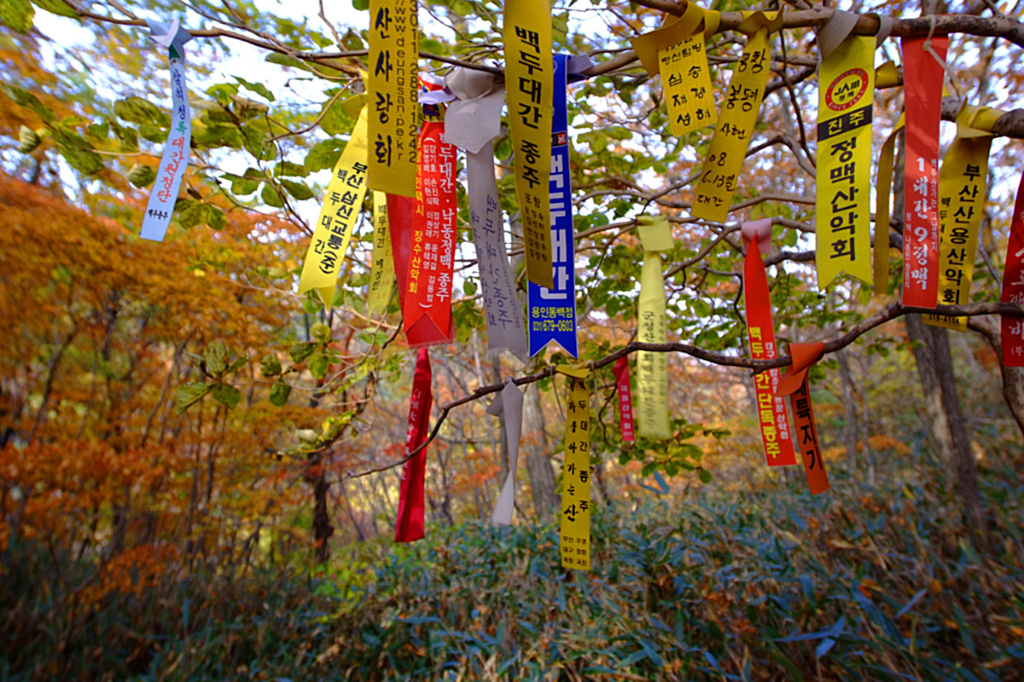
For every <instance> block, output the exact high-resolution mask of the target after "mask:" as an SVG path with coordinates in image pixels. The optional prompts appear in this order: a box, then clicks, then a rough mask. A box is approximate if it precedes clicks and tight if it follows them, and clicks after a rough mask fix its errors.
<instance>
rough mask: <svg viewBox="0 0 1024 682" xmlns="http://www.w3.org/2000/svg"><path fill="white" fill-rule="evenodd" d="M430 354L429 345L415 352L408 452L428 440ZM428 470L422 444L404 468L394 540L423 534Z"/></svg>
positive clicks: (406, 450)
mask: <svg viewBox="0 0 1024 682" xmlns="http://www.w3.org/2000/svg"><path fill="white" fill-rule="evenodd" d="M430 380H431V372H430V356H429V355H428V354H427V349H426V348H420V350H419V352H418V354H417V356H416V371H415V373H414V376H413V381H412V394H411V395H410V396H409V422H408V428H407V430H406V434H405V454H406V456H408V455H409V453H410V452H412V451H413V450H415V449H416V448H418V447H420V446H421V445H422V444H423V443H425V442H426V441H427V435H428V431H429V430H428V427H429V425H430V407H431V404H432V403H433V395H431V392H430ZM426 471H427V449H426V448H423V449H422V450H420V451H419V452H417V453H416V454H415V455H413V456H412V457H411V458H410V459H409V461H407V462H406V463H405V466H404V467H403V468H402V485H401V488H400V489H399V494H398V517H397V519H396V525H395V542H414V541H416V540H420V539H422V538H423V522H424V513H425V510H426V505H425V504H424V501H425V498H424V483H425V480H426Z"/></svg>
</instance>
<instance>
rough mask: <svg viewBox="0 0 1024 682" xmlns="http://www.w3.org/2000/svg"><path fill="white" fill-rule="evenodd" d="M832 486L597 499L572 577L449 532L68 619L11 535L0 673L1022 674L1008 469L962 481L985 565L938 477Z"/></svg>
mask: <svg viewBox="0 0 1024 682" xmlns="http://www.w3.org/2000/svg"><path fill="white" fill-rule="evenodd" d="M834 479H835V480H834V485H835V489H834V490H833V491H832V492H831V493H829V494H826V495H823V496H819V497H818V498H811V497H809V496H808V495H806V494H805V493H801V492H796V491H795V490H792V489H786V488H780V489H778V490H774V491H765V492H761V493H756V494H754V493H746V494H741V495H739V496H737V495H736V494H733V493H729V494H726V493H723V492H720V491H717V490H716V489H715V488H714V487H713V486H709V487H707V488H705V489H704V490H703V492H702V493H700V494H697V495H694V496H693V497H690V498H688V499H685V500H668V499H665V498H660V499H657V500H653V501H651V502H649V503H646V504H644V505H643V506H641V507H640V508H638V509H635V510H634V509H625V508H622V507H612V508H607V507H608V505H600V506H603V507H605V509H603V510H602V511H601V512H600V513H598V514H597V515H596V516H595V519H594V522H593V529H592V537H593V542H594V570H593V571H592V572H591V573H575V572H570V573H566V572H564V571H562V570H561V569H560V568H559V566H558V563H557V556H558V552H557V534H556V531H555V529H554V528H552V527H550V526H536V525H520V526H516V527H513V528H501V529H495V528H490V527H488V526H486V525H484V524H480V523H467V524H464V525H462V526H459V527H456V528H451V529H440V528H435V529H432V530H431V531H430V533H429V538H428V539H427V540H426V541H423V542H420V543H416V544H414V545H411V546H401V547H395V546H392V545H391V543H390V542H388V541H386V540H381V541H377V542H368V543H364V544H363V545H361V546H357V547H353V548H350V551H349V552H348V553H347V554H346V556H344V557H338V559H337V561H336V564H335V566H333V567H332V568H330V569H328V570H326V571H324V572H322V573H321V574H320V575H319V576H318V577H309V576H304V577H300V576H296V575H289V574H288V573H286V572H283V571H282V570H280V569H278V570H275V571H274V572H266V573H262V574H258V575H250V576H248V577H246V578H244V579H240V578H235V579H233V580H227V579H225V578H223V577H216V576H199V575H193V576H190V577H188V578H184V579H181V578H179V579H172V578H171V577H170V576H165V577H164V578H163V579H162V580H159V581H157V582H156V583H155V584H153V585H151V586H150V587H148V588H147V589H145V590H140V591H139V592H138V593H120V594H113V595H110V596H108V597H107V598H106V599H105V600H104V601H103V602H102V603H100V604H98V605H96V607H95V608H79V607H76V600H75V596H74V594H75V593H74V592H70V593H68V592H66V591H65V592H63V593H60V594H58V593H56V592H55V591H53V590H51V589H49V588H48V585H49V582H50V581H48V580H45V579H42V576H43V575H46V574H45V573H43V572H42V571H43V570H44V568H43V567H45V566H52V561H50V560H49V557H48V556H47V555H46V552H45V551H44V550H43V549H42V548H40V547H35V546H26V545H25V544H21V545H17V546H12V547H11V548H10V549H9V551H8V552H7V553H6V555H5V556H4V557H3V564H2V568H3V574H2V576H0V628H2V634H0V641H2V645H3V650H2V651H0V653H2V658H0V680H30V679H97V680H98V679H116V680H121V679H138V680H186V679H196V680H198V679H264V680H281V679H287V680H306V679H353V680H380V679H389V680H390V679H443V680H449V679H450V680H480V679H498V678H506V679H515V680H529V679H538V680H541V679H543V680H558V679H562V680H584V679H629V680H647V679H659V680H660V679H664V680H677V679H678V680H691V679H718V680H721V679H728V680H763V679H787V680H802V679H808V680H819V679H821V680H834V679H844V680H857V679H861V680H904V679H906V680H949V679H963V680H996V679H1000V680H1002V679H1010V680H1012V679H1024V537H1022V535H1024V511H1022V502H1021V500H1022V498H1024V486H1022V485H1021V483H1020V479H1019V477H1018V476H1017V475H1016V473H1015V472H1014V471H1013V470H1011V469H1010V468H1009V467H1007V469H1005V470H1000V471H992V470H985V471H983V482H984V494H985V499H986V504H987V506H988V510H989V515H990V519H991V525H992V539H993V541H992V549H991V550H990V551H989V552H988V553H986V554H984V555H983V556H979V555H978V554H977V553H975V551H974V550H973V549H972V548H971V547H970V546H969V545H968V544H967V543H966V541H965V540H964V539H963V533H962V530H963V529H962V528H961V527H960V520H959V514H958V513H957V509H958V507H957V502H956V500H955V498H954V497H953V496H952V495H951V494H950V493H949V492H948V491H946V490H944V487H943V486H941V485H938V484H936V483H934V482H931V481H922V480H916V479H914V478H913V477H912V480H906V479H900V478H899V477H897V476H883V479H884V480H885V481H886V482H885V483H883V484H881V485H880V486H879V487H878V488H876V489H872V490H868V489H867V488H865V487H862V486H861V485H860V484H858V483H856V482H854V481H851V480H844V478H843V476H842V474H839V475H835V476H834ZM855 491H859V492H855ZM46 570H52V569H46ZM63 570H65V571H68V572H69V573H70V574H71V575H65V576H63V578H64V579H65V581H66V582H67V583H68V584H72V585H73V584H75V581H76V580H79V581H81V582H82V583H83V584H84V583H87V582H88V571H89V570H90V569H89V568H88V567H87V566H81V565H73V564H72V565H68V566H65V567H64V569H63Z"/></svg>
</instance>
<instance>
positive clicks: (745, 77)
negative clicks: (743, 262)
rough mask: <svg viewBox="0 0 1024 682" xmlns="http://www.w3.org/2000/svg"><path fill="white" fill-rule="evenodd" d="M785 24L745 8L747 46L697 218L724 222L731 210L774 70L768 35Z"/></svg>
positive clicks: (776, 15)
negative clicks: (755, 125)
mask: <svg viewBox="0 0 1024 682" xmlns="http://www.w3.org/2000/svg"><path fill="white" fill-rule="evenodd" d="M781 25H782V13H781V12H743V22H742V23H741V24H740V26H739V30H740V31H741V32H742V33H745V34H747V36H748V39H747V45H746V47H744V48H743V54H741V55H740V62H739V64H738V65H737V66H736V71H735V72H734V73H733V76H732V80H731V81H730V82H729V88H728V89H727V90H726V93H725V99H724V102H723V104H722V112H721V117H720V120H719V121H718V127H717V128H716V129H715V134H714V136H713V137H712V138H711V146H710V148H709V150H708V156H707V159H706V160H705V161H704V165H703V167H702V168H701V175H700V180H699V181H698V183H697V190H696V193H695V195H694V198H693V207H692V208H691V209H690V213H691V215H693V216H694V217H696V218H703V219H705V220H713V221H715V222H719V223H721V222H725V219H726V217H727V216H728V215H729V210H730V209H731V208H732V195H733V192H734V191H735V190H736V182H737V179H738V178H739V175H740V171H741V170H742V169H743V161H744V160H745V159H746V156H747V148H748V147H749V146H750V138H751V136H752V135H753V134H754V124H756V123H757V115H758V112H759V111H760V109H761V102H762V101H763V100H764V92H765V86H766V85H767V84H768V76H769V74H770V73H771V68H769V67H770V66H771V54H770V50H769V49H768V34H769V33H770V32H771V31H775V30H778V28H779V27H780V26H781Z"/></svg>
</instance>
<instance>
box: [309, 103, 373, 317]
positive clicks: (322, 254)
mask: <svg viewBox="0 0 1024 682" xmlns="http://www.w3.org/2000/svg"><path fill="white" fill-rule="evenodd" d="M366 170H367V167H366V107H365V106H363V107H362V109H361V110H360V113H359V118H358V120H357V121H356V126H355V128H354V129H353V130H352V136H351V137H350V138H349V141H348V144H347V145H345V149H344V151H342V153H341V156H340V157H339V158H338V162H337V163H336V164H335V166H334V171H333V172H332V174H331V181H330V183H328V185H327V192H326V193H325V194H324V203H323V206H321V207H320V215H319V217H318V218H317V221H316V227H315V229H314V230H313V238H312V239H311V240H310V243H309V249H307V251H306V258H305V260H304V261H303V262H302V274H301V275H300V276H299V293H300V294H301V293H304V292H306V291H309V290H310V289H316V291H317V293H318V294H319V295H320V299H321V300H322V301H323V302H324V307H326V308H328V309H329V308H330V307H331V304H332V302H333V300H334V289H335V287H336V285H337V282H338V273H339V272H340V271H341V262H342V261H343V260H344V258H345V251H347V250H348V243H349V240H350V239H351V238H352V231H353V230H354V229H355V226H356V222H357V221H358V220H359V211H360V208H361V207H362V205H363V198H364V197H365V196H366Z"/></svg>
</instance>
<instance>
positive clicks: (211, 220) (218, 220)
mask: <svg viewBox="0 0 1024 682" xmlns="http://www.w3.org/2000/svg"><path fill="white" fill-rule="evenodd" d="M205 206H206V211H205V218H206V219H205V220H204V221H203V222H205V223H206V224H207V225H208V226H209V228H210V229H211V230H216V231H217V232H220V231H221V230H223V229H224V228H225V227H226V226H227V224H228V216H227V214H226V213H224V211H222V210H221V209H219V208H217V207H216V206H214V205H212V204H205Z"/></svg>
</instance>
